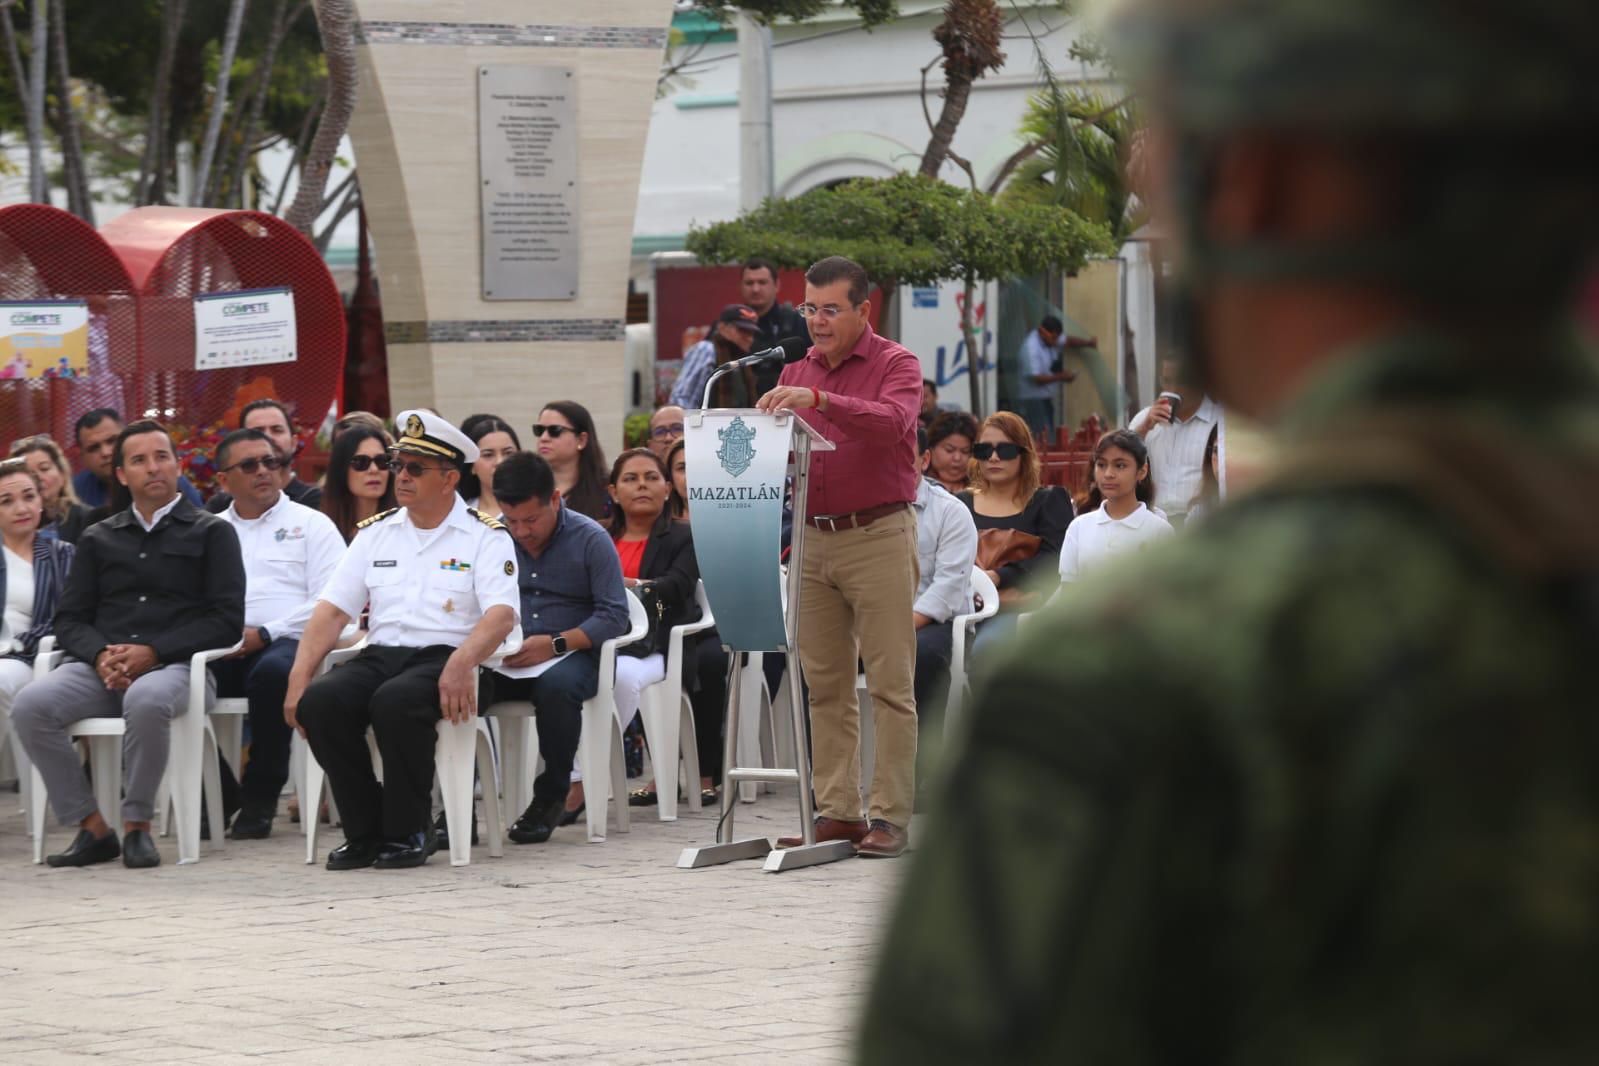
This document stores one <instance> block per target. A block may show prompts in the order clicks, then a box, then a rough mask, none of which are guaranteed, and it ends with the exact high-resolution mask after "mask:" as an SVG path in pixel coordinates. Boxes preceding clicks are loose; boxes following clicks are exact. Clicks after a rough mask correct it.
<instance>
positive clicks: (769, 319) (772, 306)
mask: <svg viewBox="0 0 1599 1066" xmlns="http://www.w3.org/2000/svg"><path fill="white" fill-rule="evenodd" d="M739 290H740V292H741V293H742V296H743V300H744V303H745V304H746V305H747V306H749V307H750V308H753V309H754V311H755V314H756V315H757V316H758V318H757V321H756V325H758V326H759V327H760V328H759V330H758V331H757V332H756V334H755V348H754V350H755V351H757V352H761V351H765V350H766V349H767V348H775V347H777V346H778V344H779V343H781V342H782V341H783V340H784V339H785V338H787V337H798V338H799V339H800V340H802V341H805V342H806V343H807V344H808V343H810V340H811V334H810V330H808V329H806V328H805V316H804V315H802V314H800V313H799V312H798V311H796V310H794V305H792V304H785V303H779V302H778V300H777V267H776V266H775V265H773V263H772V261H771V260H769V259H761V258H759V257H756V258H753V259H746V260H744V270H743V272H742V273H741V274H740V275H739Z"/></svg>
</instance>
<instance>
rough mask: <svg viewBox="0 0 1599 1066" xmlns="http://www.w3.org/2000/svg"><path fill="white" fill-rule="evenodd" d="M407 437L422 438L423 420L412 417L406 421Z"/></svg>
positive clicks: (416, 416) (418, 416)
mask: <svg viewBox="0 0 1599 1066" xmlns="http://www.w3.org/2000/svg"><path fill="white" fill-rule="evenodd" d="M405 435H406V436H407V437H420V436H421V435H422V418H421V416H420V415H412V416H411V417H410V418H407V419H406V420H405Z"/></svg>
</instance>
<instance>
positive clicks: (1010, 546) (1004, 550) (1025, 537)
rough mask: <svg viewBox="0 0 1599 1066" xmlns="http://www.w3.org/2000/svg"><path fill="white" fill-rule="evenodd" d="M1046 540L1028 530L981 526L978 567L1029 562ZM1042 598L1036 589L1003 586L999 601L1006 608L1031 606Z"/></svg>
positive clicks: (989, 567) (981, 568)
mask: <svg viewBox="0 0 1599 1066" xmlns="http://www.w3.org/2000/svg"><path fill="white" fill-rule="evenodd" d="M1043 543H1044V542H1043V540H1041V539H1040V538H1039V537H1037V536H1036V535H1034V534H1032V533H1024V532H1022V531H1021V530H1019V529H984V530H980V531H979V532H978V534H977V559H976V565H977V568H978V569H979V570H998V569H999V568H1000V567H1002V566H1007V565H1009V564H1011V563H1020V562H1026V561H1027V560H1028V559H1031V558H1032V557H1033V556H1035V555H1037V554H1038V549H1039V548H1040V547H1041V546H1042V545H1043ZM978 598H979V599H981V597H978ZM1041 598H1042V597H1041V596H1040V595H1039V594H1038V593H1036V592H1029V591H1026V590H1024V589H1019V588H1008V589H1000V590H999V605H1000V607H1001V609H1005V610H1015V609H1019V608H1022V607H1027V606H1030V605H1031V604H1032V603H1033V602H1034V601H1037V600H1039V599H1041ZM979 607H981V604H979Z"/></svg>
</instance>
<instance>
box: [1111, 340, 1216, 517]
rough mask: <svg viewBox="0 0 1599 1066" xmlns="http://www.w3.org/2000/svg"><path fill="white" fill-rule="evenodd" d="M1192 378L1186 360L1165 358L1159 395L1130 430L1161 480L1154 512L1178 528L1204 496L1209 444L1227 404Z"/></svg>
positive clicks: (1155, 475)
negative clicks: (1193, 503)
mask: <svg viewBox="0 0 1599 1066" xmlns="http://www.w3.org/2000/svg"><path fill="white" fill-rule="evenodd" d="M1189 376H1190V375H1188V374H1187V373H1186V372H1185V364H1184V363H1183V361H1182V360H1180V359H1176V358H1167V359H1165V360H1163V361H1162V362H1161V366H1160V380H1161V388H1162V391H1161V393H1160V395H1159V397H1157V398H1156V400H1155V402H1154V403H1153V404H1150V405H1149V406H1148V407H1146V408H1144V409H1143V410H1142V411H1140V412H1138V413H1137V414H1136V415H1134V416H1133V420H1132V421H1131V422H1130V423H1128V427H1127V428H1129V429H1131V430H1132V431H1133V432H1134V433H1136V434H1138V435H1139V436H1140V437H1142V438H1143V439H1144V445H1145V447H1147V448H1148V449H1149V473H1150V476H1151V477H1153V478H1154V480H1155V502H1154V504H1153V510H1155V511H1156V512H1158V513H1160V514H1162V515H1164V516H1165V517H1166V519H1167V520H1168V521H1170V522H1172V523H1173V524H1174V525H1179V524H1181V523H1182V521H1183V519H1184V518H1185V517H1186V516H1187V514H1188V507H1189V503H1190V502H1191V501H1192V500H1193V498H1194V496H1195V495H1197V494H1198V492H1199V488H1200V482H1201V481H1202V480H1203V478H1204V474H1205V444H1206V442H1207V441H1209V440H1210V435H1211V433H1212V432H1213V431H1214V430H1215V428H1216V425H1217V424H1218V423H1219V422H1220V421H1221V416H1222V410H1221V405H1220V404H1218V403H1216V402H1215V401H1214V400H1212V399H1211V398H1210V397H1209V396H1207V395H1205V390H1204V389H1202V388H1200V387H1199V386H1198V385H1195V384H1194V383H1193V382H1191V381H1189V380H1187V378H1188V377H1189Z"/></svg>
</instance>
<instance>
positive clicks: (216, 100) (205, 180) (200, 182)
mask: <svg viewBox="0 0 1599 1066" xmlns="http://www.w3.org/2000/svg"><path fill="white" fill-rule="evenodd" d="M249 6H250V0H233V2H232V5H231V6H230V7H229V8H228V26H227V29H226V30H224V31H223V34H222V54H221V56H220V57H219V58H218V60H217V81H216V86H215V87H214V88H213V90H212V95H211V115H210V117H209V118H207V119H206V123H205V136H204V137H203V138H202V139H201V141H200V166H199V169H198V170H197V171H195V175H194V189H193V191H192V192H191V193H190V194H189V206H190V207H199V206H201V205H202V204H204V203H205V198H206V193H207V192H208V191H209V190H210V187H211V166H212V164H213V163H214V162H215V161H216V157H217V141H218V140H219V139H220V138H221V136H222V116H223V115H225V114H227V111H228V82H230V81H232V80H233V60H234V59H235V58H236V57H237V56H238V54H239V33H240V31H241V30H242V29H243V27H244V12H245V9H246V8H248V7H249Z"/></svg>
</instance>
